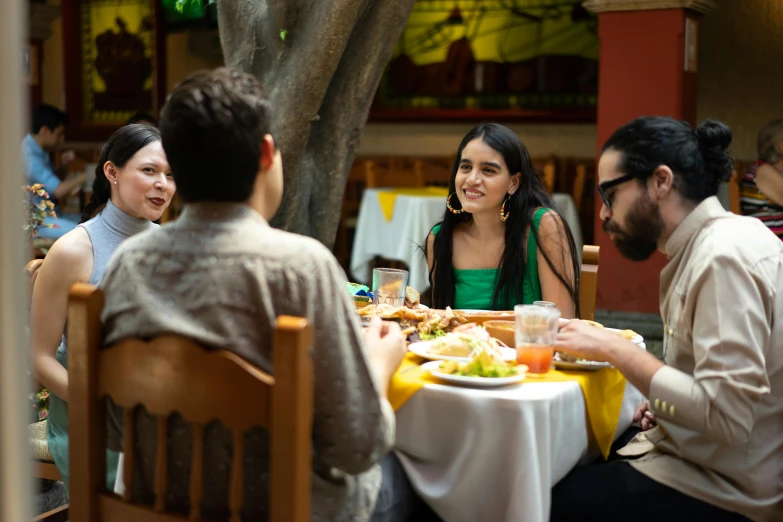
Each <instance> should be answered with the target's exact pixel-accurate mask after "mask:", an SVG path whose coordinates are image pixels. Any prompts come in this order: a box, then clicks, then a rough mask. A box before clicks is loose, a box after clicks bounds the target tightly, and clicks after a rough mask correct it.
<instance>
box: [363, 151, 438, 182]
mask: <svg viewBox="0 0 783 522" xmlns="http://www.w3.org/2000/svg"><path fill="white" fill-rule="evenodd" d="M384 163H385V164H382V163H380V162H379V161H378V160H374V159H368V160H366V161H365V163H364V173H365V179H366V180H367V188H378V187H423V186H424V185H425V182H426V180H425V179H424V169H423V168H422V165H421V163H420V162H418V163H417V162H416V161H413V162H412V164H411V165H406V164H405V162H404V161H403V160H402V159H401V158H389V159H388V162H384Z"/></svg>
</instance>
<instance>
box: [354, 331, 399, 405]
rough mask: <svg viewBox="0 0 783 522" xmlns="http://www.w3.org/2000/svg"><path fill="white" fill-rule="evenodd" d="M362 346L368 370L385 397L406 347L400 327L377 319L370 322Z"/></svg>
mask: <svg viewBox="0 0 783 522" xmlns="http://www.w3.org/2000/svg"><path fill="white" fill-rule="evenodd" d="M364 344H365V347H366V348H367V359H368V364H369V366H370V368H371V369H372V370H373V371H374V372H375V376H376V377H377V378H378V384H380V385H381V387H382V389H381V393H382V394H383V395H384V396H385V395H386V391H387V389H388V385H389V381H391V378H392V375H394V372H396V371H397V368H399V367H400V363H401V362H402V359H403V357H405V352H406V351H407V346H406V344H405V336H403V335H402V331H401V330H400V325H399V324H397V323H395V322H391V321H381V320H380V318H378V317H373V318H372V319H371V320H370V324H369V326H367V328H365V329H364Z"/></svg>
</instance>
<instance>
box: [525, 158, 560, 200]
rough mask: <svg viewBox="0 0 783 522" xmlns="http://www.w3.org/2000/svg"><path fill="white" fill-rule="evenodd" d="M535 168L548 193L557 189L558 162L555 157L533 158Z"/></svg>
mask: <svg viewBox="0 0 783 522" xmlns="http://www.w3.org/2000/svg"><path fill="white" fill-rule="evenodd" d="M531 161H532V163H533V168H534V169H535V171H536V172H537V173H538V175H539V176H540V177H541V181H542V182H543V184H544V188H545V189H546V191H547V193H549V194H552V193H553V192H554V190H555V177H556V175H557V164H556V161H555V158H554V157H548V158H538V159H536V158H533V159H532V160H531Z"/></svg>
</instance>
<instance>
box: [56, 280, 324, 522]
mask: <svg viewBox="0 0 783 522" xmlns="http://www.w3.org/2000/svg"><path fill="white" fill-rule="evenodd" d="M103 302H104V297H103V293H102V292H101V290H99V289H97V288H95V287H92V286H89V285H84V284H76V285H74V286H73V287H72V288H71V292H70V298H69V304H68V350H69V369H68V372H69V379H70V380H69V401H68V410H69V416H70V420H69V445H70V448H69V460H70V462H71V466H70V469H71V481H70V482H71V487H70V497H71V498H70V500H71V517H72V518H71V520H78V521H80V522H98V521H100V522H125V521H134V522H174V521H180V520H191V521H200V520H202V518H201V514H200V507H201V499H202V494H203V491H202V488H203V481H202V479H203V477H202V474H203V470H202V450H203V433H204V426H205V425H206V424H207V423H209V422H211V421H213V420H219V421H221V422H222V423H223V424H224V425H225V426H226V427H227V428H228V429H230V430H232V432H233V434H234V451H233V455H234V456H233V462H232V464H231V479H230V493H229V507H230V509H231V519H230V520H231V522H239V520H240V511H241V509H242V506H243V499H242V492H243V487H242V486H243V474H242V473H243V471H242V468H243V465H242V464H243V453H244V452H243V449H242V448H243V442H244V436H243V434H244V431H245V430H247V429H248V428H250V427H252V426H262V427H265V428H267V429H268V430H269V433H270V440H271V448H270V452H269V454H270V455H271V463H270V470H271V477H270V484H271V486H270V488H271V491H270V494H269V498H270V506H269V507H270V518H269V520H270V521H271V522H305V521H309V520H310V482H311V466H312V464H311V447H312V412H313V368H312V360H311V358H310V355H309V350H310V347H311V345H312V328H311V326H309V325H308V323H307V321H305V320H304V319H300V318H295V317H286V316H283V317H279V318H278V319H277V324H276V328H275V334H274V346H273V348H274V352H273V357H274V358H273V360H274V371H275V375H274V377H272V376H271V375H268V374H266V373H264V372H262V371H261V370H259V369H258V368H256V367H254V366H253V365H251V364H249V363H248V362H246V361H245V360H243V359H241V358H240V357H238V356H236V355H235V354H233V353H230V352H227V351H224V350H207V349H205V348H204V347H202V346H199V345H197V344H195V343H194V342H193V341H191V340H190V339H187V338H184V337H180V336H175V335H166V336H161V337H157V338H154V339H152V340H150V341H144V340H141V339H128V340H125V341H123V342H121V343H119V344H117V345H115V346H111V347H109V348H106V349H100V350H99V348H100V346H101V341H102V337H103V335H102V325H101V319H100V314H101V309H102V308H103ZM105 396H109V397H111V398H112V399H114V401H115V403H116V404H117V405H119V406H122V407H124V408H125V417H124V418H125V427H124V430H125V431H124V440H123V449H124V452H125V462H124V474H123V477H124V482H125V494H124V496H123V497H119V496H117V495H115V494H113V493H111V492H108V491H106V452H105V449H104V448H105V447H106V444H105V441H106V411H105V408H104V407H103V402H102V400H101V399H102V398H103V397H105ZM140 405H141V406H144V407H145V408H146V410H147V411H148V412H149V413H150V414H152V415H155V416H156V417H157V419H158V443H157V452H156V457H155V475H156V476H155V483H154V491H155V496H156V500H155V504H154V506H153V507H152V508H150V507H147V506H144V505H139V504H134V503H133V502H132V501H131V492H132V490H133V469H134V459H135V455H134V444H133V433H134V429H133V422H134V415H133V410H134V409H135V407H136V406H140ZM173 412H178V413H179V414H180V415H182V417H183V418H184V419H185V420H186V421H187V422H189V423H191V424H192V425H193V434H194V440H193V453H192V455H193V457H192V459H193V460H192V468H191V469H192V470H194V471H193V472H192V473H191V481H190V501H191V502H190V503H191V508H190V516H189V517H187V518H185V517H180V516H175V515H172V514H167V513H165V512H164V509H165V502H164V499H165V495H166V487H167V478H166V472H167V469H166V468H167V444H166V440H167V425H168V423H167V419H168V417H169V415H171V413H173ZM76 463H78V465H77V464H76Z"/></svg>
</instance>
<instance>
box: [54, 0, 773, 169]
mask: <svg viewBox="0 0 783 522" xmlns="http://www.w3.org/2000/svg"><path fill="white" fill-rule="evenodd" d="M717 4H718V10H717V11H716V12H715V13H713V14H711V15H708V16H705V17H703V18H702V21H701V38H700V61H699V98H698V101H699V107H698V118H699V119H700V120H701V119H704V118H707V117H714V118H718V119H721V120H723V121H725V122H726V123H727V124H728V125H729V126H731V127H732V129H733V130H734V133H735V140H734V143H735V146H734V153H735V155H736V156H737V157H738V158H741V159H752V158H755V140H756V132H757V130H758V128H759V127H760V126H761V125H762V124H763V123H764V122H765V121H766V120H768V119H771V118H773V117H778V118H779V117H783V94H781V93H783V0H752V1H751V0H717ZM52 30H53V36H52V38H50V39H49V40H48V41H46V42H45V43H44V57H43V63H42V67H43V74H42V80H43V99H44V102H46V103H51V104H53V105H56V106H59V107H63V106H64V98H65V95H64V80H63V60H62V44H61V39H62V29H61V22H60V21H59V20H58V21H56V22H55V23H54V24H53V27H52ZM166 47H167V52H168V79H167V86H168V87H169V88H171V87H172V86H173V85H174V84H175V83H176V82H177V81H179V80H181V79H182V78H184V77H185V76H186V75H187V74H189V73H190V72H192V71H194V70H196V69H200V68H209V67H214V66H216V65H219V63H217V62H215V61H213V60H208V59H205V58H203V57H202V56H196V55H194V54H193V53H190V52H189V51H188V42H187V34H186V33H176V34H172V35H169V36H168V37H167V42H166ZM511 127H512V128H513V129H514V130H515V131H517V132H518V133H519V135H520V136H521V138H522V140H523V141H524V142H525V143H526V144H527V146H528V148H529V149H530V152H531V154H532V155H534V156H544V155H548V154H558V155H568V156H575V157H589V156H593V155H594V154H595V149H596V143H595V140H596V137H595V127H594V126H593V125H559V124H544V125H533V124H519V125H511ZM469 128H470V124H420V123H411V124H377V123H376V124H370V125H368V126H367V129H366V132H365V136H364V139H363V141H362V144H361V147H360V151H359V152H360V153H362V154H400V155H404V154H432V155H442V154H453V153H454V151H456V148H457V145H458V144H459V141H460V139H461V138H462V136H463V135H464V134H465V132H466V131H467V130H468V129H469Z"/></svg>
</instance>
